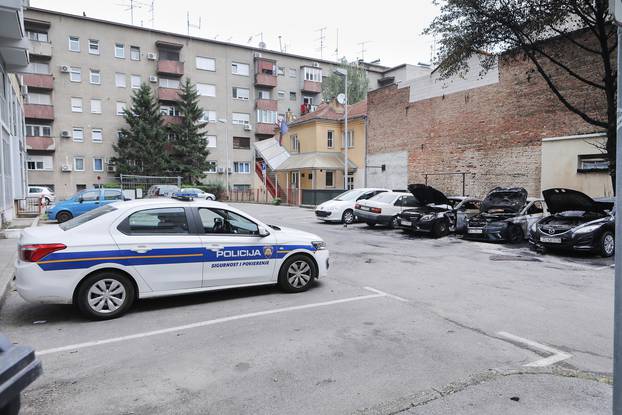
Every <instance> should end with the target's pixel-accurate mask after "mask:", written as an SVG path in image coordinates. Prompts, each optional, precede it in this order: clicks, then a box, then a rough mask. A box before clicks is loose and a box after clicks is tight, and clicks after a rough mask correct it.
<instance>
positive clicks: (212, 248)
mask: <svg viewBox="0 0 622 415" xmlns="http://www.w3.org/2000/svg"><path fill="white" fill-rule="evenodd" d="M207 249H209V250H210V251H214V252H218V251H221V250H223V249H224V246H222V245H208V246H207Z"/></svg>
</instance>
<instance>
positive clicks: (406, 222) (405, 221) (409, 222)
mask: <svg viewBox="0 0 622 415" xmlns="http://www.w3.org/2000/svg"><path fill="white" fill-rule="evenodd" d="M400 224H402V225H403V226H412V225H413V223H412V222H411V221H409V220H404V219H400Z"/></svg>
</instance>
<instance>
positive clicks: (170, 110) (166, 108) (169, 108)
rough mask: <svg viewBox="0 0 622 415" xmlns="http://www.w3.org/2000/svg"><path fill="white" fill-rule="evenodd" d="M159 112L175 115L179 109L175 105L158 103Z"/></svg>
mask: <svg viewBox="0 0 622 415" xmlns="http://www.w3.org/2000/svg"><path fill="white" fill-rule="evenodd" d="M160 114H162V115H172V116H173V117H176V116H178V115H179V110H178V109H177V107H176V106H175V105H160Z"/></svg>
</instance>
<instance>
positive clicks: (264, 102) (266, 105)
mask: <svg viewBox="0 0 622 415" xmlns="http://www.w3.org/2000/svg"><path fill="white" fill-rule="evenodd" d="M255 107H256V108H257V109H258V110H268V111H276V110H277V101H276V100H275V99H261V98H260V99H258V100H257V101H256V102H255Z"/></svg>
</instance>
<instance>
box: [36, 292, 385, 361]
mask: <svg viewBox="0 0 622 415" xmlns="http://www.w3.org/2000/svg"><path fill="white" fill-rule="evenodd" d="M380 297H391V295H389V294H385V293H382V292H381V291H379V292H378V293H377V294H370V295H362V296H358V297H349V298H342V299H340V300H332V301H323V302H320V303H311V304H304V305H298V306H292V307H283V308H275V309H273V310H265V311H258V312H255V313H247V314H238V315H236V316H229V317H222V318H216V319H213V320H205V321H199V322H196V323H191V324H185V325H182V326H176V327H169V328H166V329H161V330H153V331H147V332H143V333H136V334H130V335H128V336H120V337H113V338H110V339H103V340H94V341H90V342H85V343H76V344H70V345H67V346H61V347H54V348H52V349H46V350H41V351H38V352H36V354H37V356H44V355H48V354H53V353H60V352H67V351H74V350H78V349H85V348H87V347H95V346H101V345H104V344H110V343H118V342H123V341H127V340H134V339H141V338H144V337H151V336H157V335H160V334H166V333H173V332H178V331H181V330H190V329H196V328H199V327H205V326H212V325H215V324H220V323H227V322H229V321H236V320H242V319H247V318H252V317H260V316H267V315H271V314H278V313H286V312H288V311H297V310H306V309H309V308H318V307H325V306H330V305H336V304H343V303H350V302H353V301H362V300H371V299H373V298H380Z"/></svg>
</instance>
